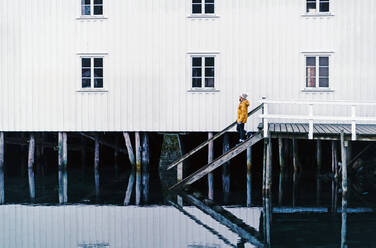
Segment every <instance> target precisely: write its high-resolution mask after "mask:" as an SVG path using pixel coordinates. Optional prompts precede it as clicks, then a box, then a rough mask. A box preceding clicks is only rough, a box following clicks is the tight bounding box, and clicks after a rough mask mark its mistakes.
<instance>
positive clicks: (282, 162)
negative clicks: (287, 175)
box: [278, 138, 285, 172]
mask: <svg viewBox="0 0 376 248" xmlns="http://www.w3.org/2000/svg"><path fill="white" fill-rule="evenodd" d="M283 148H284V147H283V139H282V138H278V154H279V170H280V172H284V171H285V157H284V154H283V151H284V149H283Z"/></svg>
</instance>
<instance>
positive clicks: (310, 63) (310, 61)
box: [306, 57, 316, 66]
mask: <svg viewBox="0 0 376 248" xmlns="http://www.w3.org/2000/svg"><path fill="white" fill-rule="evenodd" d="M306 62H307V66H316V57H306Z"/></svg>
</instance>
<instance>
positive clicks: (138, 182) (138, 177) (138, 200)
mask: <svg viewBox="0 0 376 248" xmlns="http://www.w3.org/2000/svg"><path fill="white" fill-rule="evenodd" d="M140 203H141V169H137V170H136V205H140Z"/></svg>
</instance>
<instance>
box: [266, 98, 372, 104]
mask: <svg viewBox="0 0 376 248" xmlns="http://www.w3.org/2000/svg"><path fill="white" fill-rule="evenodd" d="M260 102H261V103H267V104H298V105H338V106H375V105H376V102H362V101H360V102H352V101H340V100H328V101H305V100H303V101H299V100H266V99H262V100H260Z"/></svg>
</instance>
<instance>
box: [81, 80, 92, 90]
mask: <svg viewBox="0 0 376 248" xmlns="http://www.w3.org/2000/svg"><path fill="white" fill-rule="evenodd" d="M82 88H90V79H86V78H85V79H82Z"/></svg>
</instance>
